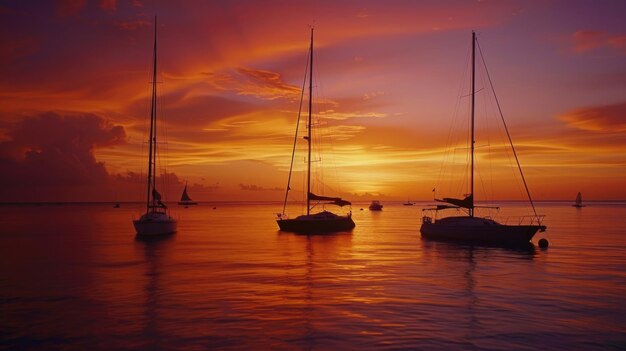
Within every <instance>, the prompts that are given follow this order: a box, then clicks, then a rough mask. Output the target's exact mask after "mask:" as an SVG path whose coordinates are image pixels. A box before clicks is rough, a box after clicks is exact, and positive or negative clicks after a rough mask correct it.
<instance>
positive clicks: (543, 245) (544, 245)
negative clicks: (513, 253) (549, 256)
mask: <svg viewBox="0 0 626 351" xmlns="http://www.w3.org/2000/svg"><path fill="white" fill-rule="evenodd" d="M538 244H539V247H540V248H542V249H545V248H547V247H548V245H550V243H548V239H545V238H543V239H540V240H539V243H538Z"/></svg>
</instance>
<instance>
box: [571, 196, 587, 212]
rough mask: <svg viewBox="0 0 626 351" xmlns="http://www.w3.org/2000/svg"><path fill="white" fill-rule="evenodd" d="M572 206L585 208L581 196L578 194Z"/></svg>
mask: <svg viewBox="0 0 626 351" xmlns="http://www.w3.org/2000/svg"><path fill="white" fill-rule="evenodd" d="M572 206H574V207H577V208H581V207H585V205H583V196H582V194H581V193H580V192H578V195H576V202H575V203H574V204H573V205H572Z"/></svg>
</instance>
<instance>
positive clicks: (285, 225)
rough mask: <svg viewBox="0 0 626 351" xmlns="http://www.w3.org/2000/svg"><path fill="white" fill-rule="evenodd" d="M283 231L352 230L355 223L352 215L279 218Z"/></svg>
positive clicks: (324, 231) (330, 231)
mask: <svg viewBox="0 0 626 351" xmlns="http://www.w3.org/2000/svg"><path fill="white" fill-rule="evenodd" d="M276 223H278V227H279V228H280V230H281V231H284V232H292V233H303V234H325V233H334V232H345V231H350V230H352V229H353V228H354V226H355V224H354V221H353V220H352V218H351V217H337V218H333V219H322V220H320V219H299V218H293V219H278V220H276Z"/></svg>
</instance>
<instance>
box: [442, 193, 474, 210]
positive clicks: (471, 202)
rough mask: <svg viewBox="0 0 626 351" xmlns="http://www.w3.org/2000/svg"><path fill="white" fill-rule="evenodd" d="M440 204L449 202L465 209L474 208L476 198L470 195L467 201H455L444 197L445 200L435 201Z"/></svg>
mask: <svg viewBox="0 0 626 351" xmlns="http://www.w3.org/2000/svg"><path fill="white" fill-rule="evenodd" d="M435 201H439V202H447V203H449V204H453V205H456V206H459V207H463V208H474V196H472V195H469V196H467V197H466V198H465V199H454V198H450V197H444V198H443V199H435Z"/></svg>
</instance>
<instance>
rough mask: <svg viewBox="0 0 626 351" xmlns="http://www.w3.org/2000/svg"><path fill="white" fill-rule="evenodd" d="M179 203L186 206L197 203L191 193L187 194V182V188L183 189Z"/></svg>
mask: <svg viewBox="0 0 626 351" xmlns="http://www.w3.org/2000/svg"><path fill="white" fill-rule="evenodd" d="M178 204H179V205H184V206H185V208H187V206H189V205H197V204H198V203H197V202H196V201H193V200H192V199H191V198H190V197H189V195H188V194H187V183H185V189H183V194H182V195H181V197H180V201H178Z"/></svg>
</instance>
